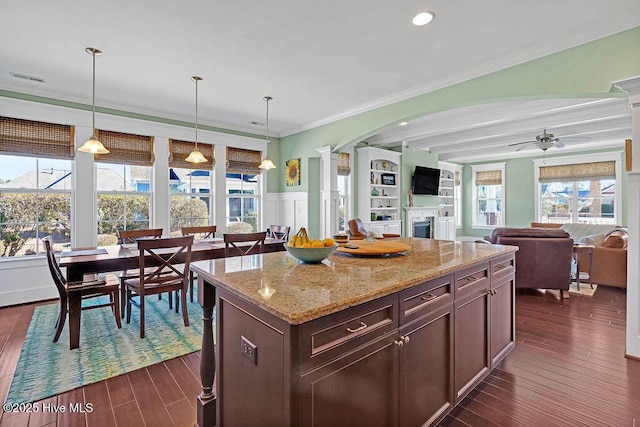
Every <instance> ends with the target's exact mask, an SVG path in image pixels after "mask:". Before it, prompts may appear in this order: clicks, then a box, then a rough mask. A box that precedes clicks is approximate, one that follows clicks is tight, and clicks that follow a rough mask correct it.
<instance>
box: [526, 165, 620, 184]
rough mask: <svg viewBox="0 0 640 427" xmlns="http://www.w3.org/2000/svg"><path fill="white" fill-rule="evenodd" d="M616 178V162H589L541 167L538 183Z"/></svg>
mask: <svg viewBox="0 0 640 427" xmlns="http://www.w3.org/2000/svg"><path fill="white" fill-rule="evenodd" d="M615 178H616V162H614V161H607V162H589V163H576V164H570V165H557V166H541V167H540V173H539V177H538V181H539V182H541V183H547V182H558V181H562V182H575V181H592V180H594V181H595V180H600V179H615Z"/></svg>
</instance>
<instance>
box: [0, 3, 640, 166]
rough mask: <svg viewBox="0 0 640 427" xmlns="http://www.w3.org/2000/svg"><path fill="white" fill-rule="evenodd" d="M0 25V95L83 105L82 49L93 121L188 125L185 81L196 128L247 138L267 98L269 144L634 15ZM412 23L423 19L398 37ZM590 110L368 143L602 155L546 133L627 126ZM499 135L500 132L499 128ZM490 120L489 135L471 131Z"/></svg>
mask: <svg viewBox="0 0 640 427" xmlns="http://www.w3.org/2000/svg"><path fill="white" fill-rule="evenodd" d="M0 10H1V11H2V13H1V16H0V89H5V90H11V91H18V92H22V93H27V94H34V95H41V96H49V97H54V98H57V99H61V100H68V101H76V102H81V103H85V104H90V103H91V56H90V55H88V54H87V53H86V52H85V47H95V48H98V49H101V50H102V51H103V52H104V54H103V55H102V56H100V57H98V58H97V60H96V101H97V104H98V105H99V106H103V107H111V108H118V109H122V110H126V111H131V112H136V113H143V114H152V115H157V116H161V117H167V118H171V119H178V120H186V121H193V117H194V114H195V86H194V83H193V82H192V81H191V79H190V76H192V75H199V76H202V77H203V79H204V80H203V81H202V82H201V83H200V84H199V86H198V89H199V94H198V95H199V121H200V123H202V124H208V125H213V126H222V127H226V128H229V129H236V130H243V131H249V132H254V133H258V134H262V133H263V132H264V127H263V126H260V125H252V124H251V122H252V121H258V122H264V121H265V102H264V101H263V100H262V97H263V96H264V95H271V96H273V98H274V99H273V101H272V102H271V103H270V106H269V113H270V117H269V126H270V131H272V132H271V133H272V134H274V135H276V136H286V135H289V134H292V133H295V132H297V131H300V130H303V129H309V128H311V127H314V126H317V125H319V124H323V123H328V122H330V121H333V120H336V119H338V118H342V117H346V116H349V115H352V114H355V113H358V112H362V111H366V110H368V109H371V108H375V107H377V106H381V105H385V104H388V103H390V102H394V101H398V100H401V99H405V98H407V97H410V96H414V95H417V94H420V93H424V92H427V91H429V90H433V89H435V88H438V87H443V86H447V85H450V84H453V83H456V82H459V81H462V80H466V79H469V78H472V77H476V76H478V75H482V74H485V73H488V72H492V71H495V70H497V69H501V68H504V67H506V66H510V65H513V64H516V63H521V62H524V61H526V60H530V59H533V58H536V57H540V56H544V55H547V54H550V53H553V52H556V51H558V50H562V49H565V48H569V47H572V46H575V45H578V44H582V43H585V42H588V41H591V40H594V39H597V38H600V37H603V36H606V35H609V34H614V33H617V32H620V31H623V30H625V29H628V28H632V27H635V26H638V25H640V2H639V1H638V0H609V1H606V2H605V1H602V0H562V1H558V0H538V1H535V2H534V1H526V2H524V1H518V2H516V1H511V2H509V1H505V0H485V1H481V2H480V1H477V0H458V1H455V2H452V1H449V0H430V1H428V0H403V1H400V2H393V1H388V0H384V1H383V0H347V1H344V0H343V1H336V0H327V1H324V2H309V1H301V0H280V1H278V2H266V1H255V0H254V1H251V0H249V1H247V0H245V1H220V0H209V1H203V0H183V1H181V2H177V1H158V0H134V1H123V0H109V1H95V0H82V1H81V0H59V1H46V0H35V1H24V0H0ZM422 10H432V11H434V12H435V14H436V19H435V20H434V21H433V23H431V24H430V25H427V26H425V27H415V26H413V25H411V24H410V20H411V18H412V17H413V15H414V14H415V13H417V12H419V11H422ZM11 73H18V74H24V75H30V76H35V77H39V78H43V79H44V80H45V83H44V84H43V83H35V82H32V81H25V80H22V79H16V78H14V77H12V76H11ZM590 101H595V100H585V99H581V100H564V101H546V102H545V101H539V102H531V103H519V104H517V105H515V104H512V105H507V104H503V105H497V104H496V105H492V106H484V107H471V108H467V109H465V110H458V111H451V112H445V113H440V114H438V115H437V116H431V117H427V118H424V119H421V120H418V121H415V122H412V123H410V124H409V126H407V127H405V128H404V129H403V130H402V131H398V130H397V129H390V130H388V131H385V132H383V133H381V134H380V135H376V136H374V137H373V138H372V141H378V142H379V143H383V144H393V143H398V142H399V141H401V140H404V141H408V142H407V143H408V144H409V145H410V146H415V147H421V148H430V149H431V151H432V152H437V153H439V154H440V155H441V156H442V157H443V158H446V159H448V160H461V159H464V158H466V157H465V156H467V157H469V158H471V157H473V156H474V155H473V154H472V151H473V148H470V147H477V148H480V147H482V146H483V145H482V143H481V142H478V141H482V140H485V141H491V143H492V144H495V145H496V146H497V147H499V146H501V145H504V143H505V142H508V143H511V142H517V141H519V140H530V139H532V138H534V137H535V135H537V134H538V133H541V131H542V129H543V128H544V127H547V128H554V129H552V130H553V131H554V132H555V133H556V135H557V136H558V135H564V134H565V133H567V134H571V135H573V134H577V133H580V134H581V133H584V132H591V133H590V135H589V136H591V137H592V141H596V140H599V141H600V143H604V139H602V138H601V135H600V136H599V134H598V131H599V128H597V126H595V125H593V120H594V118H592V119H591V121H588V122H589V123H592V127H591V128H589V129H590V130H587V131H584V130H583V129H582V128H580V129H578V128H577V125H575V123H577V121H575V120H574V121H571V120H570V119H566V120H560V121H556V120H554V117H556V116H559V115H561V114H560V111H557V109H564V110H563V112H564V111H566V112H570V113H573V114H575V115H579V114H583V115H585V116H586V115H588V114H587V113H585V112H584V111H583V110H590V111H594V110H599V109H600V108H603V109H605V111H609V109H611V111H612V112H613V113H612V114H615V115H616V116H620V117H618V119H617V120H619V122H617V121H615V120H613V119H612V122H611V123H612V124H611V126H613V127H616V126H617V127H620V128H624V127H625V126H626V127H629V126H630V119H629V116H628V111H627V117H626V119H625V117H624V112H622V110H624V106H625V105H626V104H625V102H624V101H620V100H614V101H605V102H600V103H598V102H596V103H590ZM550 109H552V110H553V109H556V111H555V112H554V113H549V111H552V110H550ZM627 110H628V108H627ZM601 114H602V112H601V111H600V112H596V113H594V117H596V116H597V117H602V115H601ZM532 115H534V116H536V119H535V121H534V120H529V119H530V118H531V116H532ZM509 117H510V119H509ZM472 118H476V120H472ZM462 119H464V120H462ZM510 120H513V121H514V123H513V127H514V128H516V129H517V132H516V133H513V131H509V130H507V129H506V128H508V127H510V126H504V125H505V124H506V123H508V122H509V121H510ZM494 121H497V122H499V123H500V124H502V126H498V127H497V128H495V129H494V128H493V127H491V126H488V125H487V124H486V123H487V122H494ZM614 121H615V124H613V123H614ZM527 122H528V123H527ZM465 123H466V124H465ZM446 124H449V125H451V126H448V125H447V126H445V125H446ZM436 129H440V130H439V131H437V130H436ZM437 132H441V134H440V136H439V137H437V138H436V134H437ZM474 132H475V133H474ZM622 133H624V131H621V133H620V134H622ZM474 135H475V136H474ZM478 137H483V138H481V139H478ZM603 138H604V137H603ZM607 138H609V139H611V138H610V137H607ZM616 138H617V137H615V138H613V139H616ZM435 140H438V141H437V142H435ZM465 144H467V146H466V147H465ZM443 145H446V146H451V147H454V146H455V147H456V149H459V148H463V147H465V150H463V151H465V152H469V153H470V154H468V155H467V154H465V155H459V154H454V151H450V150H449V149H446V150H445V149H444V148H443ZM568 148H569V147H568ZM495 150H496V152H497V151H498V149H497V148H495ZM481 151H483V152H484V151H486V150H485V148H483V149H482V150H481ZM523 151H526V150H523Z"/></svg>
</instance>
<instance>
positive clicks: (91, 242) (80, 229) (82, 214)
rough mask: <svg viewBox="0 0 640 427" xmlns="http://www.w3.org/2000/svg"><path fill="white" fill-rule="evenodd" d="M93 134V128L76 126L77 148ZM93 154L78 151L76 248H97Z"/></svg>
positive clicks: (75, 212) (74, 173) (75, 177)
mask: <svg viewBox="0 0 640 427" xmlns="http://www.w3.org/2000/svg"><path fill="white" fill-rule="evenodd" d="M92 134H93V130H92V129H91V128H86V127H81V126H76V147H81V146H82V144H84V142H85V141H86V140H87V139H89V137H90V136H91V135H92ZM93 166H94V161H93V154H89V153H83V152H82V151H77V150H76V157H75V161H74V172H73V200H72V203H71V206H73V210H72V212H71V216H72V217H73V237H72V239H73V241H72V242H71V246H72V247H74V248H85V247H92V246H97V237H98V230H97V218H98V215H97V212H98V211H97V203H98V201H97V200H96V193H95V191H94V189H95V188H96V185H95V172H94V167H93Z"/></svg>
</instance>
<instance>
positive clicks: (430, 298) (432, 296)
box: [420, 294, 436, 301]
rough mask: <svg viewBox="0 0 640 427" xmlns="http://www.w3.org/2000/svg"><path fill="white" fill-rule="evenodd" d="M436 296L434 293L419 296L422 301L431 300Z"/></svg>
mask: <svg viewBox="0 0 640 427" xmlns="http://www.w3.org/2000/svg"><path fill="white" fill-rule="evenodd" d="M435 297H436V296H435V295H434V294H429V297H428V298H427V297H421V298H420V299H421V300H423V301H431V300H432V299H434V298H435Z"/></svg>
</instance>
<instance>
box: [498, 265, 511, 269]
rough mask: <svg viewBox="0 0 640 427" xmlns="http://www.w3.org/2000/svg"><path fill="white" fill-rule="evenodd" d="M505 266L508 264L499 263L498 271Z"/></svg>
mask: <svg viewBox="0 0 640 427" xmlns="http://www.w3.org/2000/svg"><path fill="white" fill-rule="evenodd" d="M507 267H509V266H508V265H505V264H500V265H499V266H498V271H500V270H504V269H505V268H507Z"/></svg>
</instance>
